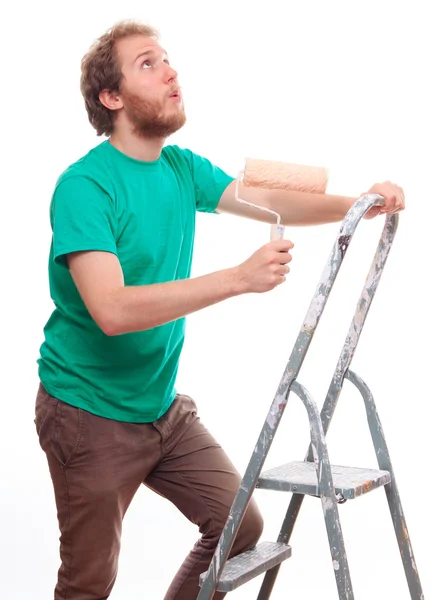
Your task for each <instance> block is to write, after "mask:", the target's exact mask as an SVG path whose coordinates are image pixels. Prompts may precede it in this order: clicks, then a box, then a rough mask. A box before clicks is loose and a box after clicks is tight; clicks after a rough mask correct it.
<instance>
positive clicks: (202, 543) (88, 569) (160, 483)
mask: <svg viewBox="0 0 439 600" xmlns="http://www.w3.org/2000/svg"><path fill="white" fill-rule="evenodd" d="M35 424H36V428H37V433H38V436H39V441H40V444H41V447H42V449H43V450H44V452H45V453H46V456H47V460H48V463H49V469H50V474H51V477H52V481H53V486H54V491H55V500H56V506H57V512H58V522H59V528H60V532H61V537H60V556H61V567H60V569H59V572H58V582H57V585H56V589H55V600H61V599H62V600H104V599H105V598H108V597H109V595H110V592H111V590H112V588H113V585H114V583H115V580H116V574H117V567H118V558H119V550H120V539H121V532H122V520H123V517H124V515H125V512H126V510H127V508H128V506H129V505H130V502H131V500H132V499H133V496H134V494H135V493H136V491H137V489H138V488H139V487H140V485H141V484H142V483H143V484H144V485H146V486H148V487H149V488H151V489H152V490H154V491H155V492H157V493H158V494H160V495H161V496H164V497H165V498H167V499H168V500H170V501H171V502H173V504H175V506H176V507H177V508H178V509H179V510H180V511H181V512H182V513H183V514H184V515H185V516H186V517H187V518H188V519H189V520H190V521H192V523H194V524H195V525H197V526H198V528H199V531H200V533H201V538H200V539H199V541H198V542H197V543H196V544H195V546H194V548H193V549H192V550H191V552H190V553H189V555H188V556H187V558H186V560H185V561H184V563H183V564H182V566H181V567H180V569H179V571H178V573H177V574H176V575H175V577H174V580H173V581H172V583H171V586H170V588H169V590H168V592H167V594H166V596H165V600H196V597H197V594H198V591H199V583H198V582H199V575H200V573H202V572H203V571H206V570H207V568H208V566H209V562H210V559H211V557H212V554H213V552H214V550H215V548H216V545H217V543H218V539H219V536H220V535H221V532H222V529H223V527H224V523H225V521H226V519H227V516H228V514H229V510H230V506H231V505H232V502H233V500H234V498H235V494H236V492H237V490H238V487H239V485H240V483H241V477H240V476H239V474H238V473H237V471H236V469H235V468H234V467H233V465H232V463H231V462H230V460H229V459H228V458H227V456H226V454H225V453H224V451H223V450H222V448H221V447H220V446H219V444H218V443H217V442H216V441H215V440H214V439H213V438H212V436H211V435H210V434H209V432H208V431H207V430H206V428H205V427H204V426H203V425H202V424H201V423H200V420H199V418H198V416H197V408H196V405H195V403H194V401H193V400H192V399H191V398H189V397H188V396H183V395H180V394H179V395H177V397H176V399H175V401H174V403H173V405H172V406H171V408H170V409H169V411H168V412H167V413H166V414H165V415H163V417H161V419H159V420H158V421H156V422H154V423H142V424H136V423H122V422H118V421H113V420H110V419H104V418H102V417H97V416H95V415H93V414H91V413H89V412H86V411H84V410H81V409H78V408H75V407H73V406H70V405H69V404H66V403H64V402H62V401H60V400H58V399H56V398H54V397H53V396H50V395H49V394H48V393H47V392H46V391H45V389H44V388H43V387H42V386H41V385H40V387H39V389H38V394H37V399H36V407H35ZM261 532H262V518H261V515H260V513H259V510H258V508H257V507H256V504H255V503H254V501H253V500H252V501H251V503H250V505H249V507H248V509H247V513H246V515H245V518H244V520H243V523H242V525H241V528H240V531H239V533H238V536H237V538H236V540H235V544H234V547H233V550H232V553H231V555H230V556H233V555H235V554H238V553H240V552H243V551H244V550H247V549H249V548H251V547H253V546H254V545H255V544H256V543H257V541H258V539H259V537H260V535H261ZM224 596H225V594H221V593H219V592H217V593H216V595H215V600H219V599H220V598H224Z"/></svg>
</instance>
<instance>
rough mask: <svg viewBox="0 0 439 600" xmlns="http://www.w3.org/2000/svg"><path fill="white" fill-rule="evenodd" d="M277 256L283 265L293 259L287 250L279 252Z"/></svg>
mask: <svg viewBox="0 0 439 600" xmlns="http://www.w3.org/2000/svg"><path fill="white" fill-rule="evenodd" d="M277 257H278V259H279V263H280V264H281V265H285V264H286V263H289V262H291V261H292V260H293V257H292V256H291V254H290V253H289V252H279V253H278V255H277Z"/></svg>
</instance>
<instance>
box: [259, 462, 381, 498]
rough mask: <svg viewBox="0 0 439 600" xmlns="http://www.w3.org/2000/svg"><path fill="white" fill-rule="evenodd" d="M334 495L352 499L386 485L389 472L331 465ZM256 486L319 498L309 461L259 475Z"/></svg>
mask: <svg viewBox="0 0 439 600" xmlns="http://www.w3.org/2000/svg"><path fill="white" fill-rule="evenodd" d="M331 471H332V478H333V481H334V487H335V493H336V494H342V495H343V496H344V498H346V499H354V498H357V497H358V496H361V495H363V494H366V493H367V492H370V491H371V490H374V489H375V488H378V487H380V486H382V485H386V484H387V483H390V473H389V472H388V471H380V470H377V469H360V468H357V467H342V466H337V465H331ZM257 487H258V488H260V489H266V490H278V491H282V492H296V493H298V494H309V495H311V496H320V490H319V486H318V485H317V475H316V468H315V465H314V463H313V462H309V461H297V462H291V463H288V464H286V465H282V466H281V467H275V468H274V469H269V470H268V471H265V472H264V473H262V474H261V476H260V478H259V481H258V483H257Z"/></svg>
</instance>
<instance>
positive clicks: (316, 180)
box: [235, 158, 328, 241]
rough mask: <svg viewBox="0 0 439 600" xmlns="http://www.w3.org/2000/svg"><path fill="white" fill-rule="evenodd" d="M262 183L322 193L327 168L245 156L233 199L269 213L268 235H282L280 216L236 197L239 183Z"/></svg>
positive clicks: (255, 185)
mask: <svg viewBox="0 0 439 600" xmlns="http://www.w3.org/2000/svg"><path fill="white" fill-rule="evenodd" d="M240 184H244V186H248V187H262V188H265V189H272V190H273V189H278V190H289V191H294V192H307V193H313V194H325V192H326V187H327V184H328V170H327V169H325V168H323V167H313V166H308V165H299V164H292V163H286V162H274V161H270V160H262V159H253V158H247V159H246V164H245V168H244V170H243V171H241V172H240V173H239V174H238V177H237V178H236V187H235V199H236V200H237V201H238V202H242V203H243V204H247V205H248V206H252V207H253V208H257V209H259V210H263V211H265V212H267V213H269V214H272V215H273V216H274V217H275V218H276V223H275V224H273V225H272V226H271V235H270V239H271V240H272V241H273V240H276V239H282V238H283V234H284V231H285V226H284V225H282V224H281V216H280V215H279V214H278V213H277V212H274V211H273V210H270V209H269V208H267V207H265V206H259V205H257V204H253V203H251V202H248V201H247V200H243V199H242V198H240V197H239V185H240Z"/></svg>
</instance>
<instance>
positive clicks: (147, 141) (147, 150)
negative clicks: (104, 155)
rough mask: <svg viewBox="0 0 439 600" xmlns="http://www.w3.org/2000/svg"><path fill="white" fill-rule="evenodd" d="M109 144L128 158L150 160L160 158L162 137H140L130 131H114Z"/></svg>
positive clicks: (163, 141) (163, 143)
mask: <svg viewBox="0 0 439 600" xmlns="http://www.w3.org/2000/svg"><path fill="white" fill-rule="evenodd" d="M109 141H110V144H112V145H113V146H114V147H115V148H117V149H118V150H119V151H120V152H123V153H124V154H126V155H127V156H129V157H130V158H134V159H136V160H142V161H144V162H151V161H154V160H157V159H159V158H160V154H161V152H162V149H163V146H164V145H165V139H164V138H143V139H142V138H140V137H137V136H136V135H134V134H133V133H131V132H130V131H115V132H114V133H113V134H112V135H111V137H110V140H109Z"/></svg>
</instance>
